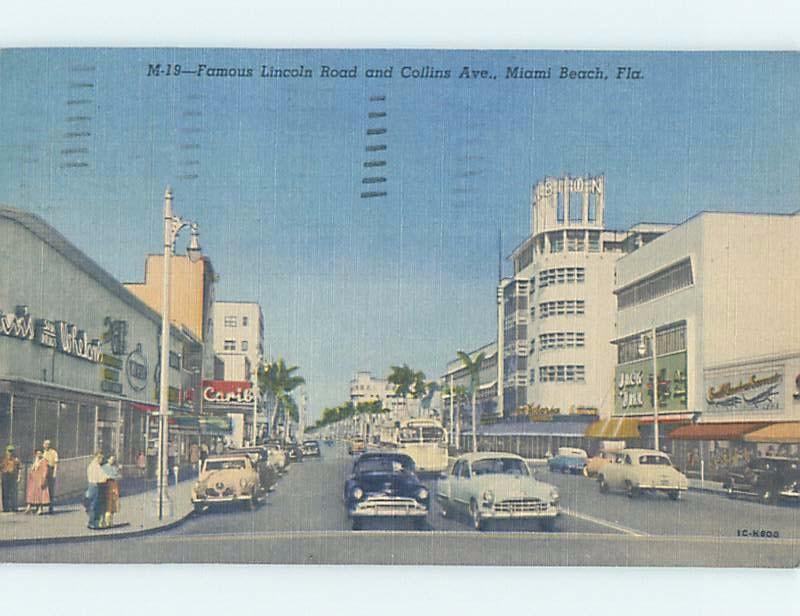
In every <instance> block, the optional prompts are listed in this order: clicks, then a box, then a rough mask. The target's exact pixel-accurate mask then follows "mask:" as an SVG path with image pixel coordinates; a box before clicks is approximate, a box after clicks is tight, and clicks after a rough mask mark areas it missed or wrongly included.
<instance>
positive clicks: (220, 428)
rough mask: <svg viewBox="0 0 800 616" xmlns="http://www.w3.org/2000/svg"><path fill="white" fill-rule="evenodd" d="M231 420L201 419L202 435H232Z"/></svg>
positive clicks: (222, 418) (219, 418) (225, 418)
mask: <svg viewBox="0 0 800 616" xmlns="http://www.w3.org/2000/svg"><path fill="white" fill-rule="evenodd" d="M230 432H231V420H230V419H228V418H227V417H200V433H201V434H213V435H223V434H230Z"/></svg>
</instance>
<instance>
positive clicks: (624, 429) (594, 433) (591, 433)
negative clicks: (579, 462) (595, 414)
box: [584, 417, 639, 441]
mask: <svg viewBox="0 0 800 616" xmlns="http://www.w3.org/2000/svg"><path fill="white" fill-rule="evenodd" d="M584 436H586V437H588V438H598V439H602V440H605V441H618V440H627V439H635V438H639V420H638V419H635V418H633V417H609V418H608V419H600V420H598V421H596V422H594V423H593V424H591V425H590V426H589V427H588V428H587V429H586V432H585V434H584Z"/></svg>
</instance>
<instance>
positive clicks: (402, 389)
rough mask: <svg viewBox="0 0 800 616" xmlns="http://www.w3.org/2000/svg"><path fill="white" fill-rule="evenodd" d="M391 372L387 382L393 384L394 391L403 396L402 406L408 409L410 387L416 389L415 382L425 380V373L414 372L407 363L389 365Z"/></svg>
mask: <svg viewBox="0 0 800 616" xmlns="http://www.w3.org/2000/svg"><path fill="white" fill-rule="evenodd" d="M391 369H392V372H391V373H390V374H389V382H390V383H391V384H392V385H394V393H395V394H397V395H398V396H402V397H403V407H404V408H405V410H408V396H409V394H411V392H412V389H413V390H415V391H416V387H417V384H418V383H420V382H422V383H423V384H424V382H425V374H424V373H422V372H414V371H413V370H412V369H411V368H409V366H408V364H403V365H402V366H391ZM423 386H424V385H423Z"/></svg>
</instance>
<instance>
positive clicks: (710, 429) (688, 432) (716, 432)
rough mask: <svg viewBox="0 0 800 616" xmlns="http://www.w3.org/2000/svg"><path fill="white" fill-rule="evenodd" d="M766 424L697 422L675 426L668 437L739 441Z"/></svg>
mask: <svg viewBox="0 0 800 616" xmlns="http://www.w3.org/2000/svg"><path fill="white" fill-rule="evenodd" d="M766 425H767V424H765V423H764V422H763V421H761V422H753V421H738V422H722V423H698V424H692V425H689V426H681V427H680V428H676V429H675V430H673V431H672V432H670V435H669V437H670V438H671V439H675V440H679V441H740V440H742V438H743V437H744V435H745V434H748V433H749V432H753V431H754V430H758V429H760V428H763V427H764V426H766Z"/></svg>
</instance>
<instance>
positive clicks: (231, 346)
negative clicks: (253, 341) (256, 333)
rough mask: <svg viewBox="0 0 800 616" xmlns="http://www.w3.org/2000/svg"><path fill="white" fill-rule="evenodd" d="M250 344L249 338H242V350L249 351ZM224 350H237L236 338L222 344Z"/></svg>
mask: <svg viewBox="0 0 800 616" xmlns="http://www.w3.org/2000/svg"><path fill="white" fill-rule="evenodd" d="M249 347H250V345H249V344H248V342H247V340H242V351H247V350H248V349H249ZM222 348H223V350H225V351H235V350H236V340H226V341H225V342H224V343H223V346H222Z"/></svg>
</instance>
